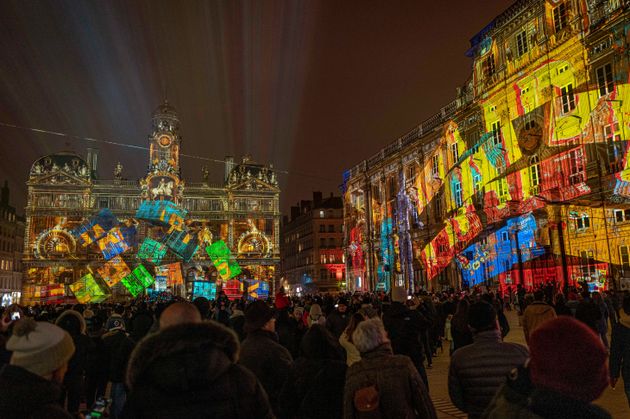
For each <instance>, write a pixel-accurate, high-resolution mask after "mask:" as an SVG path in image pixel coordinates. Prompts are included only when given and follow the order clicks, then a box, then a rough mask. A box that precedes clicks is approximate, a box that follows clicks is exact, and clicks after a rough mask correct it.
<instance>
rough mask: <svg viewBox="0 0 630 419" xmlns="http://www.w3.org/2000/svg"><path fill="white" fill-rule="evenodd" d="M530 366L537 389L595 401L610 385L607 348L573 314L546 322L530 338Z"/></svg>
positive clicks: (586, 400)
mask: <svg viewBox="0 0 630 419" xmlns="http://www.w3.org/2000/svg"><path fill="white" fill-rule="evenodd" d="M529 353H530V361H529V369H530V377H531V381H532V383H533V384H534V386H536V387H537V388H541V389H545V390H552V391H555V392H557V393H560V394H562V395H564V396H566V397H569V398H572V399H577V400H581V401H583V402H587V403H589V402H591V401H593V400H595V399H597V398H598V397H599V396H600V395H601V394H602V392H603V391H604V389H605V388H606V386H607V385H608V364H607V362H606V361H607V358H608V355H607V353H606V348H605V347H604V345H603V344H602V341H601V340H600V338H599V336H597V335H596V334H595V332H593V331H592V330H591V329H590V328H589V327H588V326H586V325H585V324H583V323H581V322H580V321H578V320H575V319H574V318H572V317H569V316H560V317H558V318H556V319H553V320H549V321H546V322H545V323H543V324H542V325H541V326H540V327H539V328H538V329H536V330H535V331H534V332H533V333H532V334H531V336H530V338H529Z"/></svg>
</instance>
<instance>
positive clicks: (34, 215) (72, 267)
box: [22, 102, 281, 304]
mask: <svg viewBox="0 0 630 419" xmlns="http://www.w3.org/2000/svg"><path fill="white" fill-rule="evenodd" d="M179 128H180V123H179V119H178V117H177V114H176V112H175V109H174V108H173V107H172V106H170V105H169V104H168V103H167V102H165V103H164V104H163V105H162V106H160V107H159V108H157V110H156V111H155V112H154V114H153V124H152V132H151V134H150V135H149V167H148V172H147V175H146V176H145V177H144V178H142V179H140V180H138V181H130V180H126V179H124V177H123V167H122V166H121V165H120V163H118V164H117V165H116V168H115V169H114V178H113V179H110V180H101V179H99V177H98V176H97V154H96V152H95V151H94V150H88V153H87V157H86V158H83V157H82V156H79V155H77V154H75V153H67V152H61V153H56V154H52V155H48V156H44V157H42V158H40V159H38V160H37V161H36V162H35V163H34V164H33V165H32V168H31V171H30V174H29V180H28V182H27V185H28V203H27V207H26V233H25V237H24V258H23V263H24V268H25V280H24V287H23V295H22V297H23V302H24V303H27V304H29V303H37V302H57V301H63V300H65V299H66V298H67V297H68V296H70V295H71V293H69V290H68V284H70V283H72V282H74V281H76V280H78V279H79V278H81V277H82V276H83V275H85V274H86V273H87V272H89V271H91V270H92V269H93V268H95V267H97V266H99V265H100V264H102V262H103V255H102V254H101V253H100V252H98V249H92V248H90V247H81V246H78V245H77V242H76V240H75V238H74V237H73V235H72V234H71V233H70V232H71V230H73V229H74V228H75V227H77V226H78V225H80V224H81V223H82V222H83V221H85V220H86V219H87V218H90V217H92V216H94V215H95V214H96V213H97V212H98V211H99V210H100V209H102V208H108V209H110V210H111V212H112V213H113V214H114V215H115V216H117V218H118V219H119V220H121V222H122V223H125V224H127V225H128V226H136V229H135V231H136V234H135V235H133V237H129V238H127V242H128V243H129V244H130V245H132V247H133V248H134V249H133V250H136V251H137V247H138V243H139V242H142V240H143V239H144V238H145V237H152V238H156V237H158V238H159V237H160V235H163V234H164V231H161V229H160V228H155V227H150V226H148V225H145V224H144V223H142V222H138V221H137V220H135V219H134V216H135V214H136V210H137V209H138V207H139V206H140V204H141V202H142V201H144V200H168V201H172V202H174V203H176V204H177V205H179V206H181V207H182V208H183V209H185V210H187V211H188V214H189V217H188V218H189V220H190V221H189V225H188V228H189V229H191V230H192V231H196V232H197V233H198V235H199V238H200V241H201V245H200V246H199V249H198V251H197V253H196V254H195V255H194V257H193V259H192V260H191V261H190V262H188V263H185V264H184V265H183V270H184V276H185V278H186V291H187V293H188V295H190V293H191V289H192V283H193V282H194V281H209V282H214V281H215V280H216V270H215V269H214V267H213V265H212V262H211V261H210V260H209V259H208V257H207V254H206V252H205V250H204V249H205V245H207V244H209V243H212V242H214V241H217V240H224V241H225V243H227V245H228V247H229V248H230V250H231V252H232V255H235V257H236V260H237V262H238V263H239V265H240V266H241V267H242V274H241V279H258V280H264V281H270V282H271V283H272V284H273V281H274V280H275V278H276V267H277V265H278V264H279V260H280V259H279V257H280V249H279V229H280V217H281V215H280V211H279V195H280V189H279V188H278V181H277V179H276V174H275V172H274V170H273V166H272V165H263V164H258V163H255V162H253V161H251V159H250V158H249V157H244V158H243V159H242V160H241V161H240V162H238V163H235V162H234V159H233V158H231V157H227V158H226V159H225V178H224V179H223V181H222V182H221V183H217V184H212V183H209V179H208V171H207V169H205V168H204V171H203V181H202V182H199V183H187V182H186V181H185V180H184V179H182V178H181V176H180V173H181V161H180V157H181V153H180V152H181V145H182V141H181V137H180V135H179ZM134 257H135V251H132V252H127V253H126V254H125V255H124V259H127V258H134ZM120 288H121V287H120ZM118 291H119V292H121V293H124V291H123V290H122V289H118Z"/></svg>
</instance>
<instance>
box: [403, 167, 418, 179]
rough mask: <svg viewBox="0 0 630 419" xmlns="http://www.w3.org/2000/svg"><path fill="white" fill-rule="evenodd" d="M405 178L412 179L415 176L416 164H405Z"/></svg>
mask: <svg viewBox="0 0 630 419" xmlns="http://www.w3.org/2000/svg"><path fill="white" fill-rule="evenodd" d="M405 176H406V178H407V180H412V179H414V178H415V177H416V166H415V165H413V164H410V165H409V166H407V174H406V175H405Z"/></svg>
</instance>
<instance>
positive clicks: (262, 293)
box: [247, 279, 269, 300]
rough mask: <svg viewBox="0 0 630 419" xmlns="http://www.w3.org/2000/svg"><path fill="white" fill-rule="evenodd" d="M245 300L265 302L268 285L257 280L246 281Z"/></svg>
mask: <svg viewBox="0 0 630 419" xmlns="http://www.w3.org/2000/svg"><path fill="white" fill-rule="evenodd" d="M247 283H248V285H247V298H248V299H249V300H266V299H267V298H269V283H268V282H267V281H260V280H257V279H250V280H248V281H247Z"/></svg>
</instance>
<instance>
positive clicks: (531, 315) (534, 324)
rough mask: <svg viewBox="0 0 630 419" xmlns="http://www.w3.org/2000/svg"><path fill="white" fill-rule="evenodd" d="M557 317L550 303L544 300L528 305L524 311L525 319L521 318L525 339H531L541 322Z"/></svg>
mask: <svg viewBox="0 0 630 419" xmlns="http://www.w3.org/2000/svg"><path fill="white" fill-rule="evenodd" d="M555 318H556V312H555V311H554V309H553V307H552V306H550V305H549V304H545V303H543V302H542V301H534V302H533V303H531V304H530V305H528V306H527V308H526V309H525V312H524V313H523V319H522V320H521V324H522V325H523V332H524V333H525V340H527V341H529V337H530V336H531V334H532V333H533V332H534V330H536V329H538V327H540V325H541V324H543V323H544V322H546V321H547V320H551V319H555Z"/></svg>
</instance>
